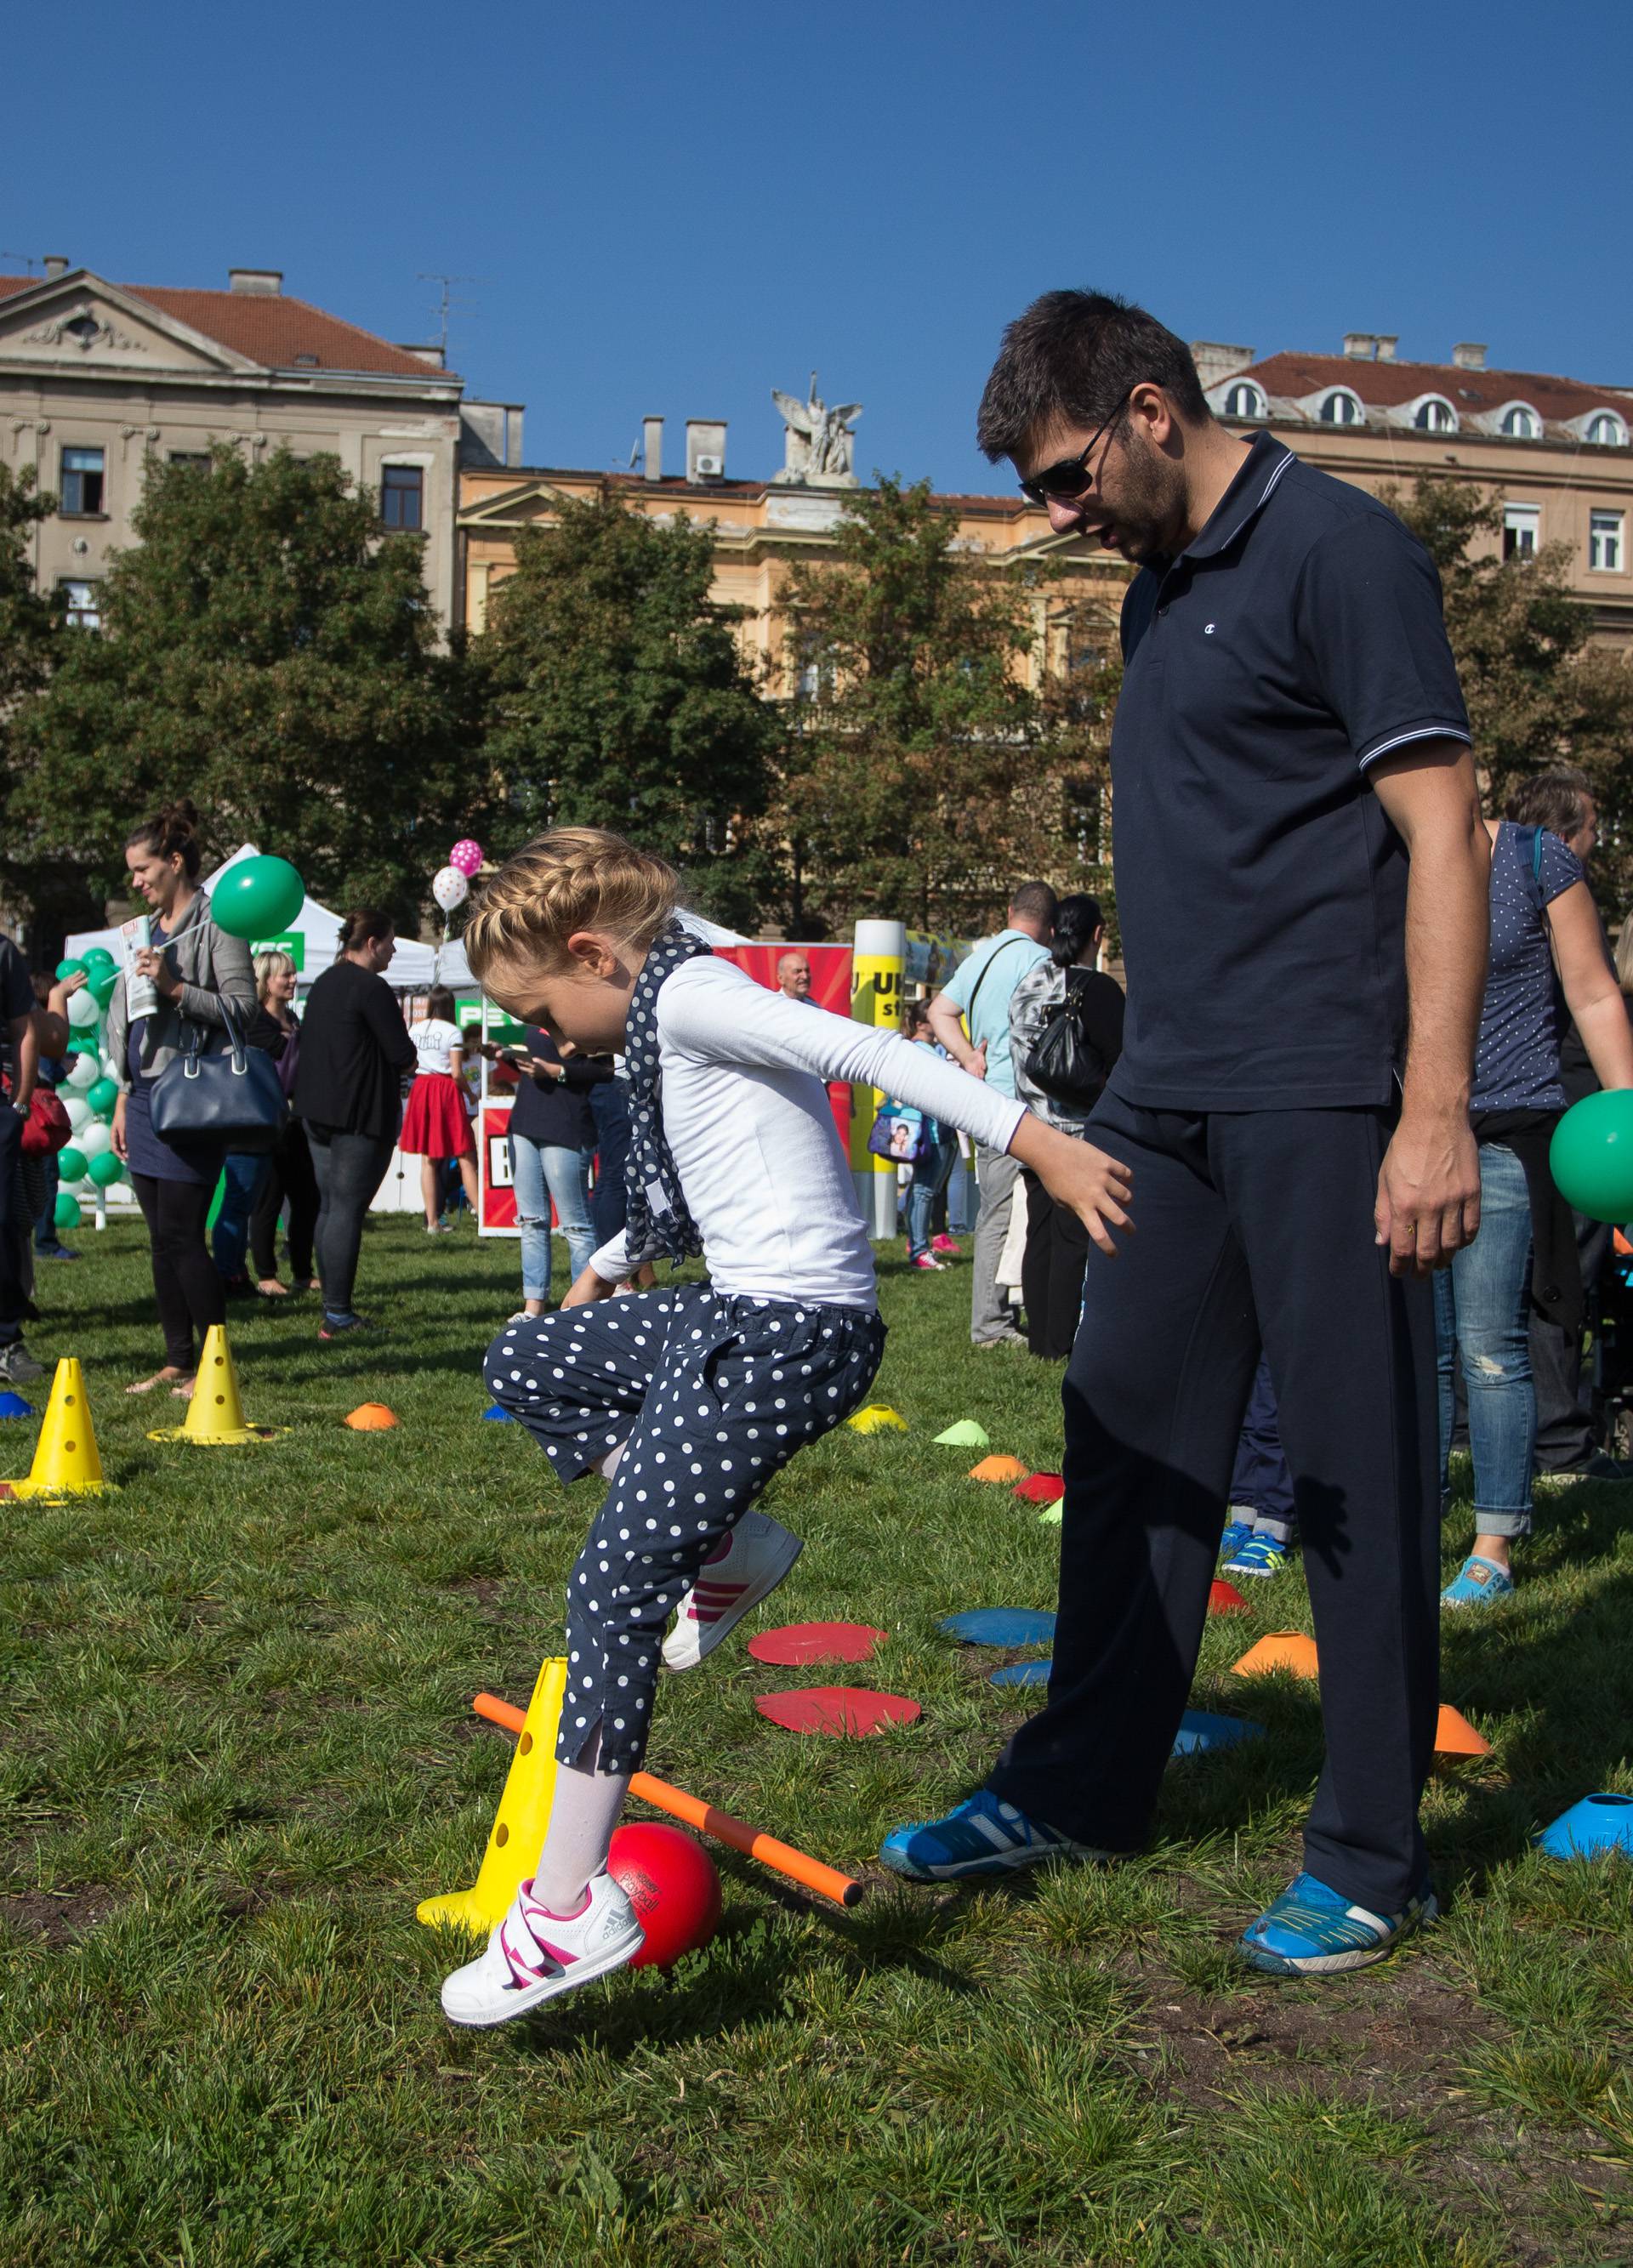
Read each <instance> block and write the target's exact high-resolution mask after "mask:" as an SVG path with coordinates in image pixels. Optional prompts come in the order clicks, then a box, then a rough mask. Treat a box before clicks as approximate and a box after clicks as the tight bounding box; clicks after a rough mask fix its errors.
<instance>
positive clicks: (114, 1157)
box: [91, 1150, 125, 1189]
mask: <svg viewBox="0 0 1633 2268" xmlns="http://www.w3.org/2000/svg"><path fill="white" fill-rule="evenodd" d="M124 1170H125V1161H124V1160H123V1159H122V1157H120V1156H119V1155H118V1154H117V1153H116V1152H115V1151H112V1150H104V1151H103V1152H101V1153H100V1156H98V1157H95V1158H92V1160H91V1178H92V1181H93V1182H95V1183H96V1185H97V1187H98V1189H107V1186H108V1183H109V1182H116V1181H118V1180H119V1178H120V1176H121V1175H122V1174H123V1172H124Z"/></svg>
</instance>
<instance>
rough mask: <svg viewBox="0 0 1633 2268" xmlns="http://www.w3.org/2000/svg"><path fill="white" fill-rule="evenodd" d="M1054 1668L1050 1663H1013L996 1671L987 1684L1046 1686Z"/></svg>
mask: <svg viewBox="0 0 1633 2268" xmlns="http://www.w3.org/2000/svg"><path fill="white" fill-rule="evenodd" d="M1053 1667H1054V1665H1053V1662H1048V1661H1012V1662H1011V1663H1010V1664H1009V1668H1007V1669H994V1671H993V1673H992V1675H991V1676H990V1677H988V1679H987V1681H986V1683H988V1684H989V1685H1046V1684H1047V1683H1049V1672H1050V1670H1051V1669H1052V1668H1053Z"/></svg>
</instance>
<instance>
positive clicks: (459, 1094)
mask: <svg viewBox="0 0 1633 2268" xmlns="http://www.w3.org/2000/svg"><path fill="white" fill-rule="evenodd" d="M409 1037H410V1040H412V1041H413V1042H414V1052H415V1054H416V1055H417V1057H418V1058H419V1068H418V1070H417V1073H416V1075H415V1079H414V1084H413V1086H410V1089H409V1099H408V1108H407V1109H406V1110H405V1111H404V1112H403V1131H402V1133H401V1134H400V1135H399V1136H398V1138H397V1147H398V1149H400V1150H401V1151H402V1152H403V1156H404V1157H405V1158H412V1157H417V1158H418V1160H419V1193H420V1197H421V1198H422V1200H423V1201H424V1204H425V1233H426V1235H427V1236H438V1235H440V1234H442V1233H444V1231H443V1224H442V1168H443V1167H444V1166H445V1165H446V1164H447V1160H449V1159H450V1158H456V1159H457V1160H459V1174H460V1179H461V1181H462V1182H463V1183H464V1185H465V1201H466V1203H467V1204H469V1207H470V1210H471V1211H472V1212H473V1213H474V1212H475V1211H477V1145H476V1142H475V1140H474V1138H473V1137H472V1135H471V1130H470V1116H469V1112H468V1111H467V1109H466V1108H465V1085H464V1081H463V1079H462V1077H461V1073H462V1070H463V1067H464V1063H465V1041H464V1035H463V1034H462V1032H461V1030H460V1028H459V1026H458V1025H457V1024H456V1023H455V1022H454V995H453V994H452V993H451V992H450V991H449V990H448V989H447V985H446V984H433V985H432V989H431V990H430V991H429V992H428V993H427V994H426V996H425V1015H424V1016H423V1017H422V1018H421V1019H420V1020H419V1022H418V1023H417V1024H410V1026H409Z"/></svg>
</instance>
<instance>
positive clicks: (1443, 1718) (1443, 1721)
mask: <svg viewBox="0 0 1633 2268" xmlns="http://www.w3.org/2000/svg"><path fill="white" fill-rule="evenodd" d="M1490 1753H1491V1743H1490V1742H1489V1741H1488V1740H1487V1739H1486V1738H1485V1737H1484V1736H1483V1734H1479V1733H1477V1732H1476V1731H1475V1730H1474V1727H1473V1726H1472V1725H1471V1724H1470V1723H1469V1721H1468V1719H1467V1717H1464V1716H1459V1713H1458V1712H1457V1711H1456V1710H1455V1709H1454V1708H1453V1707H1452V1705H1451V1703H1450V1702H1449V1701H1443V1702H1442V1703H1441V1705H1440V1716H1439V1720H1438V1722H1437V1724H1436V1727H1435V1754H1436V1755H1437V1756H1489V1755H1490Z"/></svg>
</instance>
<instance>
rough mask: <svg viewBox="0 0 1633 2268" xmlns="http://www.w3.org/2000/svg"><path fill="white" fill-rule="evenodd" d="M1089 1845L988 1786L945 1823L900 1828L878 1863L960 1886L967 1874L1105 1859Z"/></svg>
mask: <svg viewBox="0 0 1633 2268" xmlns="http://www.w3.org/2000/svg"><path fill="white" fill-rule="evenodd" d="M1111 1855H1112V1854H1111V1852H1107V1851H1097V1850H1095V1849H1093V1848H1092V1847H1091V1845H1089V1844H1087V1843H1074V1842H1073V1841H1072V1840H1071V1838H1070V1837H1068V1836H1065V1835H1058V1834H1056V1832H1055V1830H1054V1829H1053V1827H1046V1826H1045V1825H1044V1824H1043V1823H1042V1821H1041V1820H1038V1819H1029V1818H1028V1817H1027V1816H1026V1814H1025V1813H1024V1812H1023V1811H1017V1810H1016V1808H1015V1806H1014V1804H1012V1803H1004V1802H1001V1800H999V1798H998V1797H997V1796H995V1795H994V1793H993V1792H992V1790H991V1789H990V1788H989V1787H982V1788H978V1789H977V1790H976V1792H975V1793H974V1794H973V1795H972V1797H971V1798H970V1799H969V1800H968V1802H967V1803H960V1804H956V1805H955V1806H954V1807H953V1808H952V1810H950V1812H948V1814H947V1815H946V1816H945V1817H944V1818H942V1819H927V1820H920V1821H919V1822H918V1823H917V1824H916V1825H913V1826H911V1827H898V1828H895V1829H893V1830H891V1832H890V1834H889V1835H887V1836H886V1837H885V1838H884V1840H883V1843H882V1844H881V1845H880V1846H879V1859H880V1862H881V1863H882V1864H883V1865H884V1866H886V1867H890V1870H891V1872H892V1873H894V1874H905V1875H906V1876H907V1877H908V1879H909V1881H914V1882H956V1881H962V1880H963V1878H964V1875H966V1874H1014V1873H1015V1871H1016V1868H1017V1867H1038V1866H1042V1865H1043V1864H1044V1862H1045V1861H1046V1859H1107V1858H1110V1857H1111Z"/></svg>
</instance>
